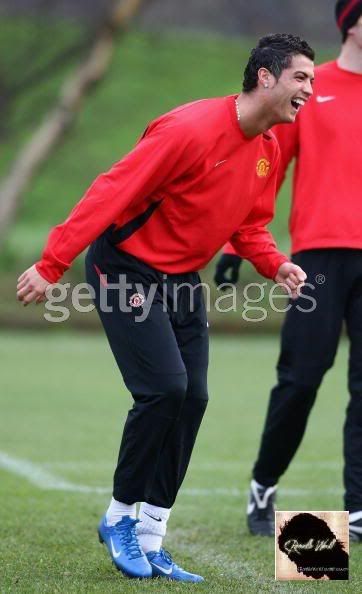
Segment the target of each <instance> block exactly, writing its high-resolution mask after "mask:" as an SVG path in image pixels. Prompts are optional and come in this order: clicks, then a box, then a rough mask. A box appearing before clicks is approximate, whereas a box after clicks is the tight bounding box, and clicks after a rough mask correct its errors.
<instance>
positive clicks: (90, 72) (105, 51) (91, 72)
mask: <svg viewBox="0 0 362 594" xmlns="http://www.w3.org/2000/svg"><path fill="white" fill-rule="evenodd" d="M143 1H144V0H118V2H116V4H115V6H114V8H113V10H112V12H111V13H110V14H109V15H108V18H107V19H106V20H105V22H104V24H103V26H102V29H101V31H100V32H99V34H98V37H97V39H96V41H95V43H94V45H93V47H92V48H91V50H90V53H89V55H88V57H87V58H86V59H85V61H84V62H83V63H82V64H81V65H80V66H79V67H78V68H77V69H76V71H75V72H74V74H73V75H72V76H71V77H70V78H69V79H68V80H66V82H65V83H64V85H63V87H62V90H61V93H60V98H59V101H58V104H57V105H56V106H55V108H54V109H53V110H52V111H51V112H50V113H49V114H48V115H47V116H46V118H45V119H44V121H43V123H42V124H41V126H40V128H39V129H38V130H37V131H36V132H35V134H34V135H33V136H32V138H31V139H30V140H29V142H27V143H26V145H25V146H24V147H23V149H22V150H21V151H20V153H19V154H18V156H17V158H16V159H15V161H14V162H13V164H12V167H11V170H10V171H9V174H8V175H7V176H6V177H5V178H4V179H3V180H2V181H1V182H0V244H1V242H2V241H3V240H4V237H5V232H6V230H7V229H8V228H9V225H10V223H11V222H12V221H13V220H14V218H15V215H16V212H17V211H18V209H19V207H20V204H21V197H22V194H23V192H24V190H25V188H26V187H27V186H28V184H29V182H30V180H31V179H32V177H33V175H34V173H35V172H36V171H37V169H38V168H39V166H40V165H41V164H42V163H43V162H44V161H45V160H46V159H47V158H48V157H49V154H50V153H51V151H52V149H53V148H54V146H55V145H56V143H57V142H59V140H60V139H61V137H62V136H63V135H64V133H65V131H66V130H67V129H68V127H69V126H70V124H71V123H72V121H73V120H74V118H75V117H76V114H77V112H78V111H79V109H80V107H81V104H82V100H83V99H84V97H85V96H86V94H87V93H88V92H89V91H90V89H91V88H92V87H93V85H94V84H95V83H96V82H98V81H99V80H100V79H101V78H102V77H103V76H104V74H105V72H106V70H107V67H108V65H109V63H110V60H111V57H112V54H113V49H114V39H115V35H116V34H117V33H119V32H122V31H125V30H126V29H127V27H128V24H129V21H130V19H131V18H132V17H133V16H134V15H135V14H136V13H137V12H138V10H139V8H140V7H141V5H142V3H143Z"/></svg>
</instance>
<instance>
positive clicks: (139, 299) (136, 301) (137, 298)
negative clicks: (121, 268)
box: [129, 293, 145, 307]
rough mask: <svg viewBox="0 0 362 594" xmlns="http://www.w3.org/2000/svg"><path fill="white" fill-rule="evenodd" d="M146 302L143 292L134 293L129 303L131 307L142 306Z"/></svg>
mask: <svg viewBox="0 0 362 594" xmlns="http://www.w3.org/2000/svg"><path fill="white" fill-rule="evenodd" d="M144 302H145V297H144V295H142V293H133V295H131V297H130V298H129V304H130V306H131V307H142V305H143V304H144Z"/></svg>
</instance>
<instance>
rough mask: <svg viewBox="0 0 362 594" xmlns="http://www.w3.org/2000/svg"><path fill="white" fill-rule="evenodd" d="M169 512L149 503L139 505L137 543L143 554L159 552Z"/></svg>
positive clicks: (164, 508)
mask: <svg viewBox="0 0 362 594" xmlns="http://www.w3.org/2000/svg"><path fill="white" fill-rule="evenodd" d="M170 513H171V510H170V509H167V508H166V507H157V505H151V504H150V503H144V502H143V503H141V505H140V511H139V514H138V518H139V520H140V522H139V524H137V535H138V541H139V543H140V545H141V548H142V550H143V551H144V552H145V553H148V552H149V551H159V550H160V548H161V546H162V539H163V537H164V536H165V534H166V529H167V520H168V518H169V517H170Z"/></svg>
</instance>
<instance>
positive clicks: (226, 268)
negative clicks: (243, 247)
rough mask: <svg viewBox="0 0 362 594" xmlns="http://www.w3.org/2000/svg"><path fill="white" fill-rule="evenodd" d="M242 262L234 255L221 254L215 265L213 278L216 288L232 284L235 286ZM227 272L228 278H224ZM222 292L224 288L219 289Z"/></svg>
mask: <svg viewBox="0 0 362 594" xmlns="http://www.w3.org/2000/svg"><path fill="white" fill-rule="evenodd" d="M241 262H242V258H240V257H239V256H237V255H236V254H223V255H222V256H221V258H220V259H219V261H218V263H217V265H216V271H215V276H214V282H215V284H216V286H217V287H218V286H219V285H222V284H224V283H229V284H230V283H232V284H233V285H235V284H236V283H237V282H238V280H239V268H240V264H241ZM227 272H229V274H230V276H229V275H228V276H226V273H227ZM221 289H222V290H224V289H226V287H221Z"/></svg>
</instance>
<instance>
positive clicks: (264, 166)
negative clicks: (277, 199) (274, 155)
mask: <svg viewBox="0 0 362 594" xmlns="http://www.w3.org/2000/svg"><path fill="white" fill-rule="evenodd" d="M269 171H270V161H268V160H267V159H259V161H258V162H257V164H256V173H257V176H258V177H266V176H267V175H268V174H269Z"/></svg>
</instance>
